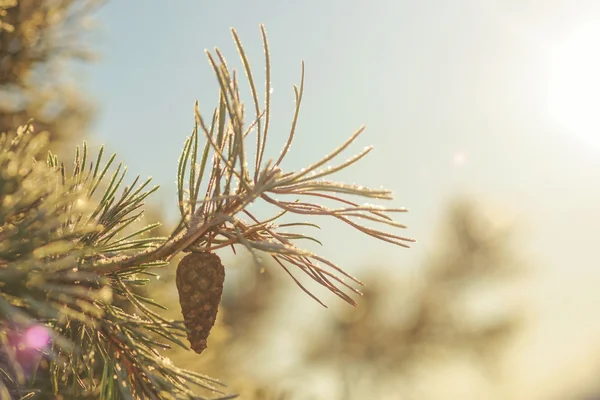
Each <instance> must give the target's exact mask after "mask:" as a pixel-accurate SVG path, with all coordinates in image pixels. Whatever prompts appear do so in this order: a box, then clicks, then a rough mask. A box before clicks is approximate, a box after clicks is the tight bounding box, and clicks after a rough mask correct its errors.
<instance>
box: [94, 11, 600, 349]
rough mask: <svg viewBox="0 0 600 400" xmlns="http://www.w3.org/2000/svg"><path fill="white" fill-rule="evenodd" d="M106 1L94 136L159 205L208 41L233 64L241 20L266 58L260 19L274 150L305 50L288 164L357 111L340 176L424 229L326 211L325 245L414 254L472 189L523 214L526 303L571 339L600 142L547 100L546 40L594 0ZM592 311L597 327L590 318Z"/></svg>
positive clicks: (357, 260)
mask: <svg viewBox="0 0 600 400" xmlns="http://www.w3.org/2000/svg"><path fill="white" fill-rule="evenodd" d="M141 4H143V6H142V5H141ZM98 17H99V18H98V20H99V23H100V29H99V31H98V32H97V33H96V36H97V39H98V40H96V42H97V43H98V44H99V45H98V50H99V52H100V54H101V56H102V59H101V60H100V62H98V63H97V64H95V65H93V66H92V67H91V68H87V69H86V75H87V88H88V90H89V92H90V94H91V95H92V96H93V97H94V98H95V100H96V102H97V105H98V110H99V114H98V117H97V120H96V123H95V125H94V127H93V134H94V141H96V142H98V143H106V144H107V147H108V148H109V149H110V150H112V151H117V152H118V154H119V156H120V158H121V159H122V160H123V161H124V162H125V164H127V165H128V166H129V168H130V171H131V173H132V175H133V174H141V175H142V176H148V175H151V176H153V178H154V180H155V182H156V183H158V184H160V185H161V186H162V189H161V192H160V193H161V194H160V195H159V196H157V199H158V200H160V201H161V202H162V204H163V205H164V206H165V207H166V208H167V209H168V210H170V211H169V213H170V214H169V215H171V216H174V215H175V210H176V208H175V183H174V182H175V173H176V162H177V157H178V156H179V152H180V150H181V147H182V144H183V141H184V139H185V137H186V136H187V135H189V134H190V132H191V129H192V127H193V125H192V124H193V114H192V109H193V103H194V101H195V100H196V99H197V100H199V101H200V107H201V110H205V111H206V112H211V110H212V108H213V106H214V105H215V103H216V100H217V96H216V95H217V88H216V83H215V82H216V81H215V79H214V76H213V75H212V72H211V70H210V68H209V65H208V63H207V61H206V57H205V55H204V52H203V50H204V49H205V48H209V49H212V48H213V47H215V46H216V47H219V48H220V49H222V50H223V51H224V53H225V57H226V58H227V60H228V62H229V63H230V64H233V65H238V64H239V62H238V57H237V54H236V53H235V50H234V47H233V42H232V39H231V34H230V28H231V27H235V28H236V30H237V31H238V33H239V35H240V37H241V39H242V42H243V43H244V45H245V48H246V50H247V52H248V53H249V55H250V59H251V62H252V63H253V65H254V69H255V73H256V74H259V73H261V72H262V71H263V64H262V61H263V59H262V47H261V38H260V31H259V23H264V24H265V25H266V29H267V33H268V37H269V44H270V49H271V56H272V70H273V74H272V85H273V88H274V91H273V107H274V108H273V130H272V131H271V135H272V136H271V139H272V141H273V142H272V143H271V147H270V148H269V149H268V152H269V155H270V156H271V157H276V156H278V154H279V149H280V147H281V145H282V144H283V142H284V141H285V139H286V133H287V127H288V126H289V121H291V117H292V111H293V99H294V98H293V91H292V84H294V83H298V82H299V78H300V61H301V60H304V61H305V63H306V86H305V96H304V100H303V108H302V112H301V115H300V123H299V127H298V129H299V130H298V135H297V139H296V142H295V143H294V145H293V147H292V149H291V154H290V156H289V159H288V160H287V164H284V168H286V167H287V168H294V169H296V168H300V167H302V166H304V165H305V164H308V163H309V162H312V161H314V160H316V159H318V158H319V157H320V156H322V155H324V154H326V153H328V152H329V151H330V150H332V149H333V148H334V147H336V146H337V145H338V144H340V143H341V142H342V141H343V140H345V139H346V138H347V137H348V136H349V135H350V134H351V133H352V132H353V131H354V130H355V129H356V128H358V127H359V126H360V125H362V124H366V126H367V131H366V133H365V134H364V135H363V136H362V137H361V138H360V140H359V141H358V142H357V143H356V144H355V145H354V146H353V147H352V151H351V152H349V153H347V155H346V156H345V157H346V158H347V157H349V156H350V155H351V154H353V153H356V152H358V151H360V150H361V149H362V148H363V147H364V146H366V145H374V147H375V150H374V151H373V152H372V154H371V155H370V156H369V157H367V159H365V160H364V161H363V162H362V163H360V164H359V165H358V166H354V167H353V168H352V169H351V170H348V171H346V172H344V173H342V174H340V175H339V177H340V179H344V180H347V181H351V182H356V183H361V184H364V185H367V186H373V187H379V186H385V187H388V188H390V189H392V190H393V191H394V193H395V197H396V200H395V201H394V205H398V206H405V207H407V208H409V210H410V213H409V214H406V215H402V216H401V217H400V220H401V221H402V222H405V223H406V224H407V225H408V226H409V229H408V230H407V231H406V234H407V235H409V236H412V237H415V238H417V239H418V241H419V243H417V244H416V245H415V246H414V248H413V249H411V250H404V249H394V248H392V247H391V246H388V245H384V244H380V243H377V242H375V241H374V240H373V239H371V238H367V237H363V236H361V235H359V234H349V233H344V232H346V231H345V229H344V227H342V226H339V225H336V224H328V223H326V224H324V227H325V229H326V230H325V231H324V232H323V233H322V238H323V239H324V244H325V249H324V251H323V253H324V254H325V255H326V256H329V257H331V258H333V259H334V261H337V262H339V263H340V264H342V265H345V266H348V267H349V268H350V269H352V268H355V267H357V266H358V265H359V264H365V263H366V261H367V259H371V260H376V261H377V263H378V264H382V265H383V264H385V265H388V266H390V267H393V268H411V267H414V266H417V265H418V264H419V262H421V261H422V260H423V259H424V257H426V256H427V254H428V250H429V249H430V248H433V247H435V243H434V242H433V240H435V239H436V234H437V232H438V228H439V227H440V223H441V222H440V218H441V217H442V216H443V214H444V211H445V207H446V205H447V202H448V201H449V200H451V199H453V198H456V197H458V196H463V195H469V196H474V197H475V198H477V199H480V200H482V201H484V202H487V203H489V204H491V205H493V206H494V207H495V208H497V209H499V210H501V212H503V213H507V214H509V215H512V216H514V217H515V218H516V222H517V224H518V226H519V228H520V233H519V235H518V236H517V237H518V240H519V246H517V249H518V251H520V254H521V255H522V256H523V257H524V258H525V259H527V260H531V263H532V266H534V267H535V269H536V271H535V274H536V277H537V279H536V280H535V283H533V284H532V285H533V286H532V288H531V293H533V294H532V296H533V301H534V304H536V307H537V308H539V310H540V313H541V314H542V315H545V314H544V313H547V314H548V315H546V317H547V318H548V320H552V321H554V322H552V323H554V324H555V325H556V326H557V327H558V326H560V329H563V330H565V333H564V335H565V336H564V337H565V338H569V337H571V338H572V337H573V336H569V334H571V333H572V331H568V328H564V326H565V324H566V325H570V322H571V318H576V317H577V318H579V316H581V318H583V316H584V315H587V314H586V312H587V311H591V310H592V306H593V303H594V302H596V304H597V301H598V300H599V298H598V295H596V294H595V293H594V290H595V288H597V287H598V284H600V268H599V266H598V265H597V262H596V261H595V260H596V259H597V257H596V254H595V245H596V236H597V234H596V232H595V230H594V227H595V226H598V225H599V224H600V208H599V207H598V204H600V202H599V200H600V184H598V182H600V179H599V178H600V157H599V154H600V141H595V140H593V137H595V136H589V135H593V134H589V133H587V134H586V133H583V134H581V133H577V132H570V131H569V129H568V128H567V127H565V126H562V125H559V124H557V123H556V120H555V119H553V116H552V115H550V113H549V112H548V107H547V105H546V97H547V94H548V88H549V81H548V79H549V78H548V71H549V69H548V57H547V53H548V52H549V51H552V49H553V48H554V46H555V44H556V43H558V42H560V39H561V38H562V37H564V36H565V35H568V34H569V32H570V31H571V30H573V29H574V27H576V26H577V24H579V22H580V21H584V20H585V21H600V12H599V10H598V6H597V5H596V4H595V2H593V1H588V2H577V5H576V6H575V5H573V4H571V3H570V2H568V1H559V0H552V1H541V0H528V1H492V0H490V1H477V0H457V1H452V2H450V1H434V0H424V1H418V2H415V1H399V0H380V1H377V2H359V1H341V0H333V1H327V2H325V1H320V2H317V1H305V2H291V1H290V2H284V1H274V0H271V1H266V0H263V1H254V2H235V1H231V2H203V1H194V0H181V1H177V2H172V3H170V7H165V2H164V1H163V2H159V1H155V0H146V1H144V2H143V3H142V2H117V1H113V2H109V3H108V4H107V6H105V7H104V8H103V9H102V11H101V12H100V13H99V15H98ZM598 42H599V43H600V36H599V37H598ZM589 51H590V52H592V51H593V50H592V49H590V50H589ZM574 74H575V72H574ZM258 79H259V80H260V78H258ZM573 101H577V99H573ZM598 126H600V125H598ZM586 135H588V136H586ZM598 136H600V133H598ZM583 138H587V139H590V138H592V140H583ZM349 248H351V249H352V252H350V251H348V249H349ZM550 295H552V299H550ZM550 302H553V303H552V304H550ZM557 307H558V308H557ZM586 310H587V311H586ZM551 312H552V313H554V314H552V315H551V316H550V315H549V313H551ZM596 314H597V313H596ZM595 319H597V318H595ZM579 320H580V321H581V319H579ZM548 323H551V322H548ZM586 324H587V325H586V329H588V328H589V330H590V332H596V333H600V324H599V323H597V321H589V320H588V321H587V322H586ZM553 326H554V325H553ZM592 326H593V328H592ZM560 329H559V330H560ZM573 329H575V328H573ZM561 332H562V331H561ZM590 335H591V333H590Z"/></svg>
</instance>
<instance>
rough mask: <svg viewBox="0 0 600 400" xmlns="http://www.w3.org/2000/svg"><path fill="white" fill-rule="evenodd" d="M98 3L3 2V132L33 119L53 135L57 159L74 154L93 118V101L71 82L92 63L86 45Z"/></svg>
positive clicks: (0, 39)
mask: <svg viewBox="0 0 600 400" xmlns="http://www.w3.org/2000/svg"><path fill="white" fill-rule="evenodd" d="M99 5H100V1H97V0H79V1H72V0H19V1H5V6H4V16H3V17H2V23H3V25H4V29H2V30H0V132H8V131H14V130H16V128H17V127H18V126H20V125H23V124H25V123H26V122H27V121H29V120H30V119H33V120H34V126H35V130H36V132H43V131H47V132H50V134H51V143H52V145H51V147H52V149H53V150H54V151H55V152H57V153H58V154H59V155H64V154H65V151H68V152H69V154H70V153H71V152H72V148H73V146H72V144H73V143H74V142H75V141H80V140H81V139H82V137H83V135H84V134H85V133H86V130H87V129H88V127H89V123H90V121H91V117H92V115H93V106H92V103H91V101H90V99H89V98H88V97H87V96H86V95H85V94H83V93H81V92H80V91H79V89H78V87H77V82H75V81H74V80H72V79H70V78H71V75H70V73H72V71H73V69H72V67H73V66H74V65H75V64H76V63H81V62H87V61H90V60H92V57H93V53H92V51H91V50H90V48H89V44H88V43H87V42H86V39H87V38H88V35H87V33H88V31H89V28H90V27H91V21H92V20H91V16H92V14H93V12H94V10H95V9H96V8H97V7H98V6H99Z"/></svg>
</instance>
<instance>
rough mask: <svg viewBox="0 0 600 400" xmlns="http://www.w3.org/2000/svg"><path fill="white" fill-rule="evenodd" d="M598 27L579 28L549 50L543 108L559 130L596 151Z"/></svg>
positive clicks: (599, 141)
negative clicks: (546, 108) (578, 139)
mask: <svg viewBox="0 0 600 400" xmlns="http://www.w3.org/2000/svg"><path fill="white" fill-rule="evenodd" d="M599 50H600V28H599V27H598V25H593V26H592V25H590V26H583V27H580V28H579V29H577V30H576V31H574V32H572V33H571V34H570V35H568V36H567V37H566V38H565V39H564V40H562V41H559V42H557V43H555V45H554V46H552V47H551V49H550V52H549V56H550V57H549V60H548V71H547V72H548V76H547V85H548V86H547V92H546V95H547V102H548V103H547V107H548V112H549V114H550V117H551V118H552V120H553V122H554V123H557V124H559V126H560V128H561V129H564V130H565V131H566V132H567V133H569V134H573V135H575V136H577V137H578V138H580V139H582V140H584V141H585V142H586V143H587V144H589V145H593V146H595V147H597V148H598V149H600V51H599Z"/></svg>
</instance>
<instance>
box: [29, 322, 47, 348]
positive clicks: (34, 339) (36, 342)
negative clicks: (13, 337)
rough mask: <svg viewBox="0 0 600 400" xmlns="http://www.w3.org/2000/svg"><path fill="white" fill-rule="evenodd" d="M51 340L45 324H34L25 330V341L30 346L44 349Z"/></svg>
mask: <svg viewBox="0 0 600 400" xmlns="http://www.w3.org/2000/svg"><path fill="white" fill-rule="evenodd" d="M48 342H50V335H49V334H48V330H47V329H46V328H44V327H43V326H34V327H31V328H29V329H27V332H25V343H26V345H27V346H28V347H31V348H35V349H43V348H45V347H46V346H47V345H48Z"/></svg>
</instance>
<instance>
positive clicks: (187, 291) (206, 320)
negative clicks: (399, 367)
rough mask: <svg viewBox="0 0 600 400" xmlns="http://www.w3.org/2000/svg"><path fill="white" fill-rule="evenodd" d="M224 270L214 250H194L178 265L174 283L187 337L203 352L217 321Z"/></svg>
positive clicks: (198, 351)
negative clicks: (209, 251)
mask: <svg viewBox="0 0 600 400" xmlns="http://www.w3.org/2000/svg"><path fill="white" fill-rule="evenodd" d="M224 280H225V269H224V268H223V264H221V259H220V258H219V256H217V255H216V254H214V253H208V252H206V253H191V254H188V255H187V256H185V257H183V259H182V260H181V261H180V262H179V265H177V275H176V279H175V282H176V284H177V291H178V292H179V304H181V312H182V314H183V322H184V324H185V327H186V328H187V331H188V332H187V336H188V340H189V341H190V344H191V347H192V349H193V350H194V351H195V352H196V353H198V354H200V353H202V351H204V349H206V340H207V339H208V335H209V334H210V330H211V328H212V327H213V325H214V324H215V320H216V318H217V311H218V308H219V303H220V302H221V294H222V293H223V281H224Z"/></svg>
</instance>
